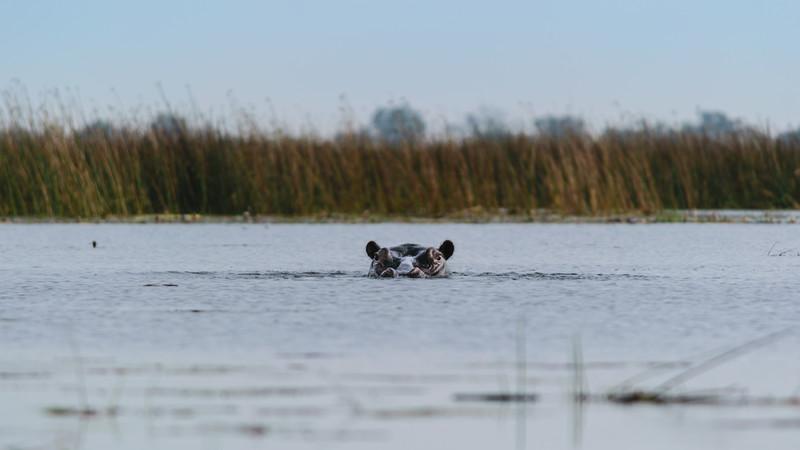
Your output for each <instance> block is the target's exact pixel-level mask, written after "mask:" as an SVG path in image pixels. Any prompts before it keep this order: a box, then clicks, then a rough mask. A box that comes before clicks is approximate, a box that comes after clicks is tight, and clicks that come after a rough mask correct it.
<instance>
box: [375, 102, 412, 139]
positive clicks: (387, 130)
mask: <svg viewBox="0 0 800 450" xmlns="http://www.w3.org/2000/svg"><path fill="white" fill-rule="evenodd" d="M372 128H373V129H374V130H375V133H376V134H377V136H378V137H379V138H381V139H383V140H385V141H387V142H391V143H395V144H396V143H399V142H403V141H414V140H417V139H421V138H423V137H424V136H425V121H424V120H423V119H422V115H421V114H420V113H419V112H417V111H415V110H414V109H412V108H411V107H410V106H409V105H407V104H403V105H400V106H390V107H383V108H378V110H376V111H375V113H374V114H373V115H372Z"/></svg>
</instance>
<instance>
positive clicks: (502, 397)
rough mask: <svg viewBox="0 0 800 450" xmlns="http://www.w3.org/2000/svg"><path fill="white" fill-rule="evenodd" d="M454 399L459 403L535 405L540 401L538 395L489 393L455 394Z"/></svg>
mask: <svg viewBox="0 0 800 450" xmlns="http://www.w3.org/2000/svg"><path fill="white" fill-rule="evenodd" d="M453 399H454V400H455V401H457V402H483V403H534V402H536V401H537V400H539V396H538V395H536V394H520V393H513V392H489V393H461V394H455V395H454V396H453Z"/></svg>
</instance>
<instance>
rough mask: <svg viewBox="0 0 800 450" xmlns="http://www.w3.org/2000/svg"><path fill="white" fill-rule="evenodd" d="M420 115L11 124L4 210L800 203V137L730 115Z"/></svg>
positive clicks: (369, 211)
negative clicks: (221, 123) (294, 125)
mask: <svg viewBox="0 0 800 450" xmlns="http://www.w3.org/2000/svg"><path fill="white" fill-rule="evenodd" d="M409 111H411V113H413V110H410V109H408V108H407V107H404V106H401V107H397V108H388V109H385V110H384V111H383V112H380V111H379V113H376V115H375V116H374V118H373V119H374V120H373V124H372V125H373V126H372V129H360V130H351V131H348V132H342V133H339V134H338V135H336V136H335V137H330V138H326V137H319V136H292V135H286V134H282V133H275V132H261V131H257V130H256V129H252V131H241V130H240V131H239V132H235V133H232V132H228V131H225V130H224V129H223V128H222V127H213V126H190V125H187V122H186V121H185V120H183V119H181V118H180V117H178V116H176V115H169V114H166V115H161V116H158V117H157V118H156V119H155V120H153V121H152V123H150V124H149V125H148V126H138V127H134V126H131V127H125V126H114V125H111V124H110V123H108V122H95V123H93V124H90V125H88V126H83V127H78V128H74V127H71V126H66V125H65V124H63V123H61V124H56V125H53V124H48V123H26V124H25V125H24V126H23V125H20V124H19V123H15V122H14V121H6V123H5V124H4V126H3V127H2V128H0V216H47V217H104V216H108V215H117V216H127V215H138V214H161V213H200V214H224V215H234V214H242V213H244V212H249V213H250V214H254V215H255V214H265V215H284V216H327V215H376V216H384V215H385V216H420V217H439V216H448V215H454V214H461V213H464V212H469V211H481V212H483V213H489V214H490V213H492V212H493V211H501V210H502V211H504V212H507V213H509V214H518V215H522V216H524V215H527V214H531V213H532V212H534V211H541V210H548V211H552V212H555V213H564V214H579V215H602V214H612V213H631V212H641V213H655V212H658V211H661V210H664V209H687V208H714V209H716V208H735V209H776V208H797V207H798V203H800V134H798V133H794V134H792V133H787V134H784V135H780V136H773V135H770V134H769V133H767V132H766V131H759V130H757V129H755V128H752V127H748V126H745V125H744V124H742V123H740V122H736V121H730V120H729V119H727V117H726V116H724V115H722V116H720V115H716V116H715V115H713V114H712V115H709V116H705V117H701V120H700V121H699V122H698V123H697V124H694V125H687V126H684V127H678V128H669V127H664V126H649V125H647V124H642V125H641V126H639V127H636V128H633V129H607V130H605V131H604V132H602V133H599V134H592V133H589V132H588V131H587V130H586V129H585V127H584V125H583V122H582V121H580V120H579V119H575V118H568V117H567V118H558V117H550V118H544V119H539V122H538V123H537V124H536V131H535V132H532V133H522V132H513V131H510V130H509V129H508V128H507V127H504V126H502V123H501V122H497V123H493V122H491V121H488V120H487V118H486V117H483V118H481V117H477V116H476V117H473V119H472V122H470V121H469V120H468V121H467V132H466V133H463V134H458V135H449V136H450V137H446V136H440V137H426V136H425V134H424V133H425V130H424V122H423V121H422V120H421V118H420V117H417V116H415V115H414V114H411V115H409V114H410V113H409ZM720 117H722V118H725V119H726V120H727V122H725V121H722V122H719V120H720ZM714 121H717V122H714ZM714 123H716V125H715V126H711V125H712V124H714ZM381 127H383V128H381Z"/></svg>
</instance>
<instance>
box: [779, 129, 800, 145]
mask: <svg viewBox="0 0 800 450" xmlns="http://www.w3.org/2000/svg"><path fill="white" fill-rule="evenodd" d="M777 139H778V140H779V141H781V142H785V143H787V144H789V143H798V144H800V128H798V129H796V130H790V131H786V132H783V133H781V134H779V135H778V137H777Z"/></svg>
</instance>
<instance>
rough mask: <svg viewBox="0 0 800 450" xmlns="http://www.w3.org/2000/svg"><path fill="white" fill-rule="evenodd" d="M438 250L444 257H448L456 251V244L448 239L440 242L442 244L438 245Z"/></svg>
mask: <svg viewBox="0 0 800 450" xmlns="http://www.w3.org/2000/svg"><path fill="white" fill-rule="evenodd" d="M439 251H440V252H442V254H443V255H444V259H450V257H451V256H453V252H454V251H456V246H455V245H453V241H451V240H449V239H448V240H446V241H444V242H442V245H440V246H439Z"/></svg>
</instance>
